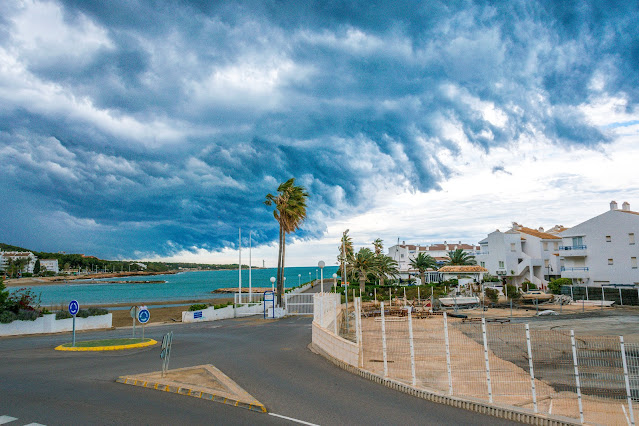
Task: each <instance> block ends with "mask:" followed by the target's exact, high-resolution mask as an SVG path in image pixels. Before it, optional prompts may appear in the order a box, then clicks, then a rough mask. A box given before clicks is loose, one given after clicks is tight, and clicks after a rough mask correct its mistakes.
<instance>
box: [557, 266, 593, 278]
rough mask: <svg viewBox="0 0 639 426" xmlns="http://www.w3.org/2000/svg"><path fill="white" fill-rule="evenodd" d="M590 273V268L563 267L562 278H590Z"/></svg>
mask: <svg viewBox="0 0 639 426" xmlns="http://www.w3.org/2000/svg"><path fill="white" fill-rule="evenodd" d="M589 277H590V271H589V270H588V267H585V266H584V267H575V268H566V267H563V266H562V267H561V278H589Z"/></svg>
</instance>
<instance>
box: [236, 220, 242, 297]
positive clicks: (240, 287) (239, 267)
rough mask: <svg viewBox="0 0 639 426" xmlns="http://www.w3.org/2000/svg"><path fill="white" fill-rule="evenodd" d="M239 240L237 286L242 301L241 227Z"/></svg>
mask: <svg viewBox="0 0 639 426" xmlns="http://www.w3.org/2000/svg"><path fill="white" fill-rule="evenodd" d="M238 240H239V252H240V253H239V254H240V261H239V264H238V265H237V271H238V274H239V277H238V285H237V286H238V289H239V293H240V294H239V295H238V298H239V301H240V303H242V228H240V232H239V237H238Z"/></svg>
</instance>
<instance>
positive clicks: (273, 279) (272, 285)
mask: <svg viewBox="0 0 639 426" xmlns="http://www.w3.org/2000/svg"><path fill="white" fill-rule="evenodd" d="M271 291H272V292H273V293H275V277H271Z"/></svg>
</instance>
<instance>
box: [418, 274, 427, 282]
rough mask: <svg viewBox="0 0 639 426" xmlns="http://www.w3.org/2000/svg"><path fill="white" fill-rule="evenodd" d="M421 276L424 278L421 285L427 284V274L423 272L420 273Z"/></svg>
mask: <svg viewBox="0 0 639 426" xmlns="http://www.w3.org/2000/svg"><path fill="white" fill-rule="evenodd" d="M419 278H420V279H421V280H422V284H421V285H426V274H424V273H423V272H420V273H419Z"/></svg>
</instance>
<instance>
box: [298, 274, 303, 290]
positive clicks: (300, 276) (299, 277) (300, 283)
mask: <svg viewBox="0 0 639 426" xmlns="http://www.w3.org/2000/svg"><path fill="white" fill-rule="evenodd" d="M300 285H302V274H297V286H298V287H299V286H300Z"/></svg>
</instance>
